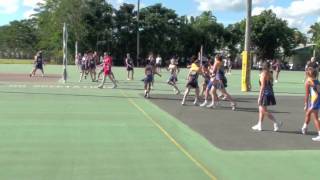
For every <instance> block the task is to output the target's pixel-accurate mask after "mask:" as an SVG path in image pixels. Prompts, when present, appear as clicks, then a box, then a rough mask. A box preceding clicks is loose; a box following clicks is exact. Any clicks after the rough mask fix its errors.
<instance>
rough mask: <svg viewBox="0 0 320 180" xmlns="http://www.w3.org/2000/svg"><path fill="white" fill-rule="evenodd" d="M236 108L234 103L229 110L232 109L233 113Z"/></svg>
mask: <svg viewBox="0 0 320 180" xmlns="http://www.w3.org/2000/svg"><path fill="white" fill-rule="evenodd" d="M236 106H237V104H236V103H232V104H231V109H232V111H235V110H236Z"/></svg>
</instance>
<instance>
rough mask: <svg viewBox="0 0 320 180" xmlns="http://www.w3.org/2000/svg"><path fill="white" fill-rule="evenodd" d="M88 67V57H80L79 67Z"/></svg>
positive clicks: (83, 68) (84, 68)
mask: <svg viewBox="0 0 320 180" xmlns="http://www.w3.org/2000/svg"><path fill="white" fill-rule="evenodd" d="M87 68H88V57H87V56H83V57H82V59H81V69H82V70H86V69H87Z"/></svg>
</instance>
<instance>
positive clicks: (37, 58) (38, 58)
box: [29, 51, 44, 77]
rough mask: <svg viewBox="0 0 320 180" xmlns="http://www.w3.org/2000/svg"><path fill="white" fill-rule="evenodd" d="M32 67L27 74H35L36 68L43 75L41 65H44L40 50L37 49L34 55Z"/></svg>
mask: <svg viewBox="0 0 320 180" xmlns="http://www.w3.org/2000/svg"><path fill="white" fill-rule="evenodd" d="M33 64H34V68H33V70H32V71H31V73H30V74H29V76H30V77H31V76H35V75H36V71H37V69H39V70H40V71H41V73H42V77H44V72H43V65H44V61H43V57H42V51H39V52H38V53H37V55H36V56H35V57H34V62H33Z"/></svg>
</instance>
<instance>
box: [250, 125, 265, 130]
mask: <svg viewBox="0 0 320 180" xmlns="http://www.w3.org/2000/svg"><path fill="white" fill-rule="evenodd" d="M251 129H252V130H254V131H262V127H261V125H259V124H256V125H254V126H252V127H251Z"/></svg>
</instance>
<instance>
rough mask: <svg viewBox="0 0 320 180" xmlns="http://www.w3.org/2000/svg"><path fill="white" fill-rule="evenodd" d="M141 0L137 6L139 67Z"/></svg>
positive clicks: (138, 57)
mask: <svg viewBox="0 0 320 180" xmlns="http://www.w3.org/2000/svg"><path fill="white" fill-rule="evenodd" d="M139 20H140V0H138V8H137V67H139V59H140V21H139Z"/></svg>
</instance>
